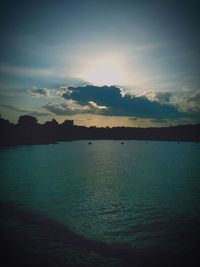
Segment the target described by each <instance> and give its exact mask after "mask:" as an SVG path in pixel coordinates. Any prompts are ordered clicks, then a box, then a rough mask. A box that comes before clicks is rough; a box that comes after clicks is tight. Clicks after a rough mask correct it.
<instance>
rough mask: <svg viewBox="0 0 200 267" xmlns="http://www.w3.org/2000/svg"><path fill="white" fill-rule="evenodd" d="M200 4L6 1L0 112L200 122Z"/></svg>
mask: <svg viewBox="0 0 200 267" xmlns="http://www.w3.org/2000/svg"><path fill="white" fill-rule="evenodd" d="M198 10H199V8H198V1H184V0H183V1H173V0H168V1H164V0H148V1H145V0H140V1H139V0H138V1H137V0H101V1H100V0H84V1H83V0H82V1H81V0H62V1H51V0H49V1H9V0H7V1H3V2H1V13H2V15H1V18H0V20H1V21H0V28H1V49H0V55H1V56H0V114H2V115H3V116H4V117H5V118H8V119H10V120H11V121H16V120H17V117H18V116H20V115H22V114H32V115H34V116H37V118H38V120H39V121H46V120H49V119H52V118H56V119H57V120H58V121H63V120H64V119H67V118H69V119H71V118H73V119H74V120H75V123H77V124H81V125H88V126H90V125H97V126H114V125H119V126H122V125H125V126H140V127H143V126H152V125H155V126H160V125H169V124H179V123H199V122H200V116H199V115H200V79H199V77H200V61H199V58H200V37H199V15H198ZM87 84H89V87H88V86H85V85H87ZM104 85H105V86H104ZM70 88H71V89H70Z"/></svg>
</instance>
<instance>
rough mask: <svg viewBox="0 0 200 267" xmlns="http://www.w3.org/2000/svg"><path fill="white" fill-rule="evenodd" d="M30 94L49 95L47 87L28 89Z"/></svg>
mask: <svg viewBox="0 0 200 267" xmlns="http://www.w3.org/2000/svg"><path fill="white" fill-rule="evenodd" d="M30 92H31V95H32V96H46V97H48V96H49V95H50V92H49V90H48V89H47V88H33V89H30Z"/></svg>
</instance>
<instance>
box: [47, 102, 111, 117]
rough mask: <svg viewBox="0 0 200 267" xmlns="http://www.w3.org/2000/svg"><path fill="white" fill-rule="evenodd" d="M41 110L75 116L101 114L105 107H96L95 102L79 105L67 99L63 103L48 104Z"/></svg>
mask: <svg viewBox="0 0 200 267" xmlns="http://www.w3.org/2000/svg"><path fill="white" fill-rule="evenodd" d="M42 108H44V109H46V110H48V111H50V112H51V113H53V114H55V115H58V116H63V115H76V114H98V115H101V114H103V111H104V110H105V109H107V107H105V106H98V105H97V104H96V103H95V102H93V101H89V102H88V103H86V104H85V105H81V104H80V103H78V102H77V101H75V100H72V99H68V100H66V101H65V102H64V103H59V104H52V103H48V104H46V105H44V106H42Z"/></svg>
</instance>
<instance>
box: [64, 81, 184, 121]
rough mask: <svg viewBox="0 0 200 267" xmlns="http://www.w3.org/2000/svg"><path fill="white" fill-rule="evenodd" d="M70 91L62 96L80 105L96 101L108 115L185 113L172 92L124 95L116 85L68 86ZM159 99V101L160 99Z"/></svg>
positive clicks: (165, 116) (158, 116) (177, 115)
mask: <svg viewBox="0 0 200 267" xmlns="http://www.w3.org/2000/svg"><path fill="white" fill-rule="evenodd" d="M68 90H69V91H70V94H69V92H67V93H63V94H62V95H61V96H62V97H63V98H65V99H72V100H74V101H76V102H77V103H79V104H80V105H88V103H89V102H94V103H96V104H97V105H98V106H104V107H106V109H104V110H101V111H102V112H103V115H107V116H131V117H132V116H134V117H140V118H169V119H170V118H180V117H183V116H184V113H183V112H181V111H179V110H178V109H177V107H175V106H173V105H171V104H170V103H168V102H169V99H170V96H171V95H170V93H157V95H156V99H152V100H150V99H148V97H146V96H144V95H142V96H139V97H136V96H132V95H129V94H125V95H124V96H122V94H121V90H120V88H118V87H116V86H101V87H98V86H93V85H86V86H80V87H73V86H70V87H68ZM158 100H159V101H158Z"/></svg>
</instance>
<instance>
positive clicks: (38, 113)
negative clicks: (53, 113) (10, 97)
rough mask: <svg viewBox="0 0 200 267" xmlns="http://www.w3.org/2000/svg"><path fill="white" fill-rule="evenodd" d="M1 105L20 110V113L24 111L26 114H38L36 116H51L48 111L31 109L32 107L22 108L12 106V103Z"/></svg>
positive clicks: (16, 110)
mask: <svg viewBox="0 0 200 267" xmlns="http://www.w3.org/2000/svg"><path fill="white" fill-rule="evenodd" d="M1 107H3V108H6V109H9V110H12V111H15V112H20V113H23V114H26V115H31V116H36V117H39V116H49V115H50V113H47V112H42V111H38V110H30V109H21V108H19V107H16V106H12V105H5V104H2V105H1Z"/></svg>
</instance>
